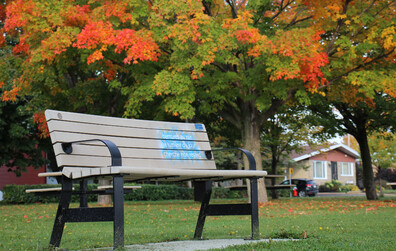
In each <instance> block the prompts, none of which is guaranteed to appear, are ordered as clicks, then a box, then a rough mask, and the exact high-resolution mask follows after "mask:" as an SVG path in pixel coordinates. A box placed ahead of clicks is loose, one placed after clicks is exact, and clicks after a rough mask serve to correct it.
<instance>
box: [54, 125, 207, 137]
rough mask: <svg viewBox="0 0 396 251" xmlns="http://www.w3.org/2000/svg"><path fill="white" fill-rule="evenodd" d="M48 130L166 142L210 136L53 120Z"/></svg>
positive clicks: (198, 133) (186, 132)
mask: <svg viewBox="0 0 396 251" xmlns="http://www.w3.org/2000/svg"><path fill="white" fill-rule="evenodd" d="M48 128H49V130H50V132H52V131H63V132H75V131H78V132H80V133H86V134H95V135H103V136H113V137H114V136H118V137H125V135H128V137H136V138H149V139H164V140H165V139H166V140H201V141H207V140H208V135H207V134H206V132H188V131H184V132H183V131H179V130H178V129H175V130H173V131H166V130H162V129H160V128H158V129H144V128H130V127H120V126H118V127H117V126H108V125H101V124H85V123H78V122H70V121H59V120H51V121H49V122H48Z"/></svg>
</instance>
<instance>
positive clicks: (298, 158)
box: [291, 144, 360, 162]
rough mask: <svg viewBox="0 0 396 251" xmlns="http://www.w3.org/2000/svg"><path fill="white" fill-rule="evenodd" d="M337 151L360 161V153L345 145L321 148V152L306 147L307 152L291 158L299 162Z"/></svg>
mask: <svg viewBox="0 0 396 251" xmlns="http://www.w3.org/2000/svg"><path fill="white" fill-rule="evenodd" d="M335 149H337V150H339V151H341V152H343V153H345V154H348V155H349V156H351V157H353V158H355V159H358V158H359V157H360V155H359V153H358V152H357V151H355V150H353V149H352V148H350V147H349V146H347V145H344V144H337V145H332V146H330V147H327V148H321V149H319V150H314V149H312V148H310V147H309V146H307V147H305V151H304V152H303V153H301V154H293V155H292V156H291V158H292V159H293V160H294V161H296V162H297V161H301V160H304V159H308V158H311V157H313V156H315V155H319V154H321V153H325V152H329V151H331V150H335Z"/></svg>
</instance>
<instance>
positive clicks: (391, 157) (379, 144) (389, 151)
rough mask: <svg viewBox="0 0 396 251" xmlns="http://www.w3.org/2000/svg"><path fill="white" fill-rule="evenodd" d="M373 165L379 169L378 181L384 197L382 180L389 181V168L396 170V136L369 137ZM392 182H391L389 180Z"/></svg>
mask: <svg viewBox="0 0 396 251" xmlns="http://www.w3.org/2000/svg"><path fill="white" fill-rule="evenodd" d="M368 141H369V146H370V152H371V156H372V163H373V165H374V166H375V167H376V169H377V176H376V179H377V180H379V186H380V191H379V193H380V196H383V190H382V182H381V181H382V180H383V179H385V180H388V178H389V177H387V176H388V175H387V174H388V171H386V170H387V169H388V168H396V135H395V134H392V133H389V132H383V133H374V134H372V135H370V136H369V139H368ZM388 181H389V182H391V181H390V180H388Z"/></svg>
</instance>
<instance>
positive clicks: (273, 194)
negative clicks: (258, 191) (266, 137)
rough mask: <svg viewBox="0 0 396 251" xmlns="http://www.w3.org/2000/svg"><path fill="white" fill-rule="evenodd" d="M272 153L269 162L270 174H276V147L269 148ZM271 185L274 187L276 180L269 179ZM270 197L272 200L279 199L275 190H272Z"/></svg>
mask: <svg viewBox="0 0 396 251" xmlns="http://www.w3.org/2000/svg"><path fill="white" fill-rule="evenodd" d="M271 151H272V160H271V171H272V174H275V175H276V174H277V170H276V169H277V167H278V158H277V156H276V147H271ZM271 185H272V186H275V185H276V179H271ZM271 196H272V199H279V193H278V190H277V189H274V190H272V191H271Z"/></svg>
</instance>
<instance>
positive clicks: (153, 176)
mask: <svg viewBox="0 0 396 251" xmlns="http://www.w3.org/2000/svg"><path fill="white" fill-rule="evenodd" d="M62 174H63V175H64V176H66V177H68V178H70V179H81V178H85V177H92V176H106V175H116V174H124V175H125V176H124V180H126V181H139V180H156V181H187V180H212V181H222V180H229V179H240V178H262V177H264V176H265V175H266V172H265V171H253V170H212V169H209V170H197V169H185V168H184V169H180V168H155V167H152V168H146V167H136V166H133V167H132V166H112V167H102V168H76V167H64V168H63V170H62Z"/></svg>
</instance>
